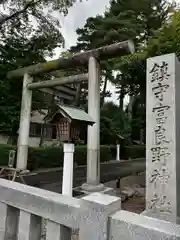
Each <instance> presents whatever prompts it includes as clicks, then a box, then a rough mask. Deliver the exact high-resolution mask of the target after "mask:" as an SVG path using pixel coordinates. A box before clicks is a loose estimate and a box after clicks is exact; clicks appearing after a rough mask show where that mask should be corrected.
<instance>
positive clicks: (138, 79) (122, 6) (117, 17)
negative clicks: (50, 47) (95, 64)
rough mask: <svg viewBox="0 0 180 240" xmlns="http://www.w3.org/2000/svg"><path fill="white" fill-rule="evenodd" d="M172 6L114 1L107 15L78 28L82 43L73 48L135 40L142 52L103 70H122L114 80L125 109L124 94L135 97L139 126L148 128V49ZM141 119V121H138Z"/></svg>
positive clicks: (162, 0) (161, 0)
mask: <svg viewBox="0 0 180 240" xmlns="http://www.w3.org/2000/svg"><path fill="white" fill-rule="evenodd" d="M172 8H173V6H172V5H171V4H170V3H169V2H168V1H166V0H138V1H137V0H112V1H111V4H110V7H109V9H107V11H106V12H105V13H104V15H103V16H97V17H95V18H89V19H87V21H86V24H85V26H84V27H83V28H81V29H77V34H78V43H77V46H75V47H73V48H72V50H73V51H79V50H87V49H92V48H95V47H100V46H102V45H106V44H112V43H115V42H119V41H124V40H127V39H133V40H134V42H135V45H136V49H137V50H138V51H137V52H136V53H135V54H134V55H129V56H125V57H120V58H116V59H113V60H111V61H108V62H106V63H105V64H104V63H103V71H104V70H105V69H106V67H108V71H109V70H110V71H112V70H116V71H118V72H119V74H117V75H116V77H115V78H113V79H112V81H113V83H114V84H115V86H116V88H117V92H118V93H119V100H120V109H121V110H122V108H123V99H124V96H125V95H126V94H128V95H130V98H131V99H132V100H133V99H134V100H133V101H131V102H130V104H132V106H131V107H129V109H131V108H132V118H133V114H134V113H135V111H134V110H133V108H134V109H141V110H138V116H134V117H135V118H136V120H135V121H134V120H130V121H133V123H132V124H133V126H136V127H138V128H139V127H145V115H144V112H145V97H146V95H145V90H146V82H145V63H146V57H145V56H146V50H145V48H146V46H147V42H148V39H149V38H150V37H151V36H152V35H153V33H154V31H155V30H158V29H159V28H161V26H162V25H163V24H164V23H165V22H166V21H167V18H168V14H169V12H170V10H172ZM104 66H105V67H104ZM104 84H105V82H104ZM136 97H137V99H136ZM133 103H134V104H133ZM138 104H139V106H138ZM129 115H130V114H129ZM137 121H139V122H141V124H137ZM138 132H140V130H138Z"/></svg>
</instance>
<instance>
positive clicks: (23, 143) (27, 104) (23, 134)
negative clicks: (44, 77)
mask: <svg viewBox="0 0 180 240" xmlns="http://www.w3.org/2000/svg"><path fill="white" fill-rule="evenodd" d="M32 81H33V78H32V77H31V76H29V75H28V74H25V75H24V79H23V89H22V101H21V116H20V125H19V138H18V147H17V166H16V167H17V168H18V169H22V170H23V169H26V168H27V158H28V142H29V128H30V118H31V104H32V91H31V90H29V89H28V88H27V84H29V83H32Z"/></svg>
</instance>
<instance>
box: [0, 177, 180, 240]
mask: <svg viewBox="0 0 180 240" xmlns="http://www.w3.org/2000/svg"><path fill="white" fill-rule="evenodd" d="M120 209H121V201H120V199H119V198H117V197H114V196H109V195H105V194H101V193H93V194H90V195H88V196H86V197H84V198H83V199H76V198H72V197H68V196H64V195H61V194H57V193H53V192H49V191H46V190H42V189H38V188H34V187H30V186H27V185H23V184H19V183H16V182H11V181H7V180H3V179H0V240H40V239H41V235H42V226H41V225H42V219H46V222H47V225H46V234H45V239H46V240H70V239H71V229H79V236H78V240H144V239H153V240H157V239H158V240H160V239H168V240H170V239H173V240H175V239H178V240H179V239H180V226H179V225H176V224H172V223H169V222H165V221H161V220H157V219H153V218H149V217H146V216H143V215H138V214H134V213H130V212H127V211H122V210H120Z"/></svg>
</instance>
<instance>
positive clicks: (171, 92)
mask: <svg viewBox="0 0 180 240" xmlns="http://www.w3.org/2000/svg"><path fill="white" fill-rule="evenodd" d="M177 64H179V62H178V61H177V59H176V56H175V54H167V55H164V56H159V57H154V58H150V59H148V60H147V102H146V161H147V168H146V183H147V189H146V191H147V192H146V210H149V211H152V212H159V213H167V214H170V215H174V216H175V215H177V192H176V191H177V186H176V184H177V178H176V166H177V151H176V146H177V145H176V144H177V143H176V141H177V124H178V123H177V116H176V108H177V104H179V105H180V103H177V102H176V99H177V93H176V88H177V86H176V83H177V81H176V66H177ZM179 86H180V84H179ZM179 94H180V92H179ZM179 116H180V115H179ZM179 121H180V119H179ZM179 124H180V122H179ZM179 140H180V139H179Z"/></svg>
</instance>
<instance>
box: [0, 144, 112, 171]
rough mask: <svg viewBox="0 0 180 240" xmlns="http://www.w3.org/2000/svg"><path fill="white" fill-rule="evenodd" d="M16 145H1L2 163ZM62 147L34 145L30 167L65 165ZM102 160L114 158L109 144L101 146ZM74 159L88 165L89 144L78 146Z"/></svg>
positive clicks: (80, 163) (30, 153) (0, 160)
mask: <svg viewBox="0 0 180 240" xmlns="http://www.w3.org/2000/svg"><path fill="white" fill-rule="evenodd" d="M15 148H16V147H15V146H11V145H5V144H4V145H0V165H7V163H8V156H9V150H12V149H15ZM63 155H64V154H63V148H62V147H47V148H41V147H34V148H29V151H28V169H29V170H35V169H39V168H53V167H60V166H62V165H63ZM100 158H101V159H100V161H101V162H107V161H110V160H112V159H113V158H112V155H111V149H110V147H109V146H101V148H100ZM74 161H75V163H76V164H77V165H86V163H87V146H76V148H75V154H74Z"/></svg>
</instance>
